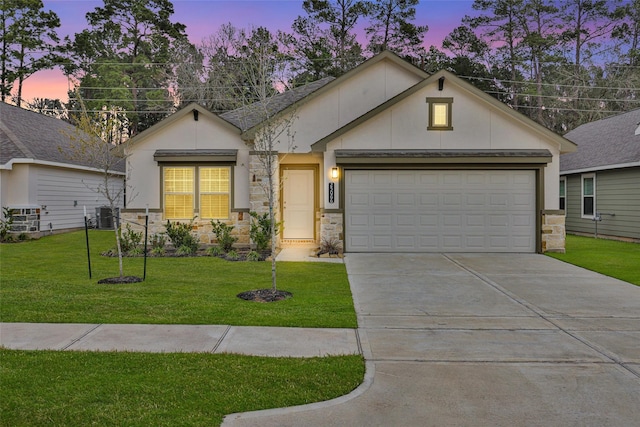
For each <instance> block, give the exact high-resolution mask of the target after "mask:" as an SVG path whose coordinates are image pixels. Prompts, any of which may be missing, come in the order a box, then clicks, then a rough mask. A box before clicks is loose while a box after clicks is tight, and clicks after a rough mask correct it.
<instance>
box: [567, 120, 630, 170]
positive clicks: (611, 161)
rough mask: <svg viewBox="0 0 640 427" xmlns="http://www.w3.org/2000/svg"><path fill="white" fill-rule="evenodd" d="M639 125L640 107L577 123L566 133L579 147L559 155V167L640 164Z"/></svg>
mask: <svg viewBox="0 0 640 427" xmlns="http://www.w3.org/2000/svg"><path fill="white" fill-rule="evenodd" d="M638 125H640V108H639V109H636V110H633V111H629V112H627V113H622V114H618V115H616V116H613V117H609V118H606V119H602V120H596V121H594V122H590V123H586V124H583V125H581V126H578V127H577V128H575V129H574V130H572V131H570V132H568V133H567V134H566V135H565V138H567V139H569V140H571V141H573V142H574V143H576V144H577V145H578V151H577V152H575V153H571V154H566V155H563V156H562V157H560V170H561V171H574V170H589V169H597V168H603V167H612V166H613V167H615V166H622V165H633V164H637V165H640V134H639V133H638V132H637V129H638Z"/></svg>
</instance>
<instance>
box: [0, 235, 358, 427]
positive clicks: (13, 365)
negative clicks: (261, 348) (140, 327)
mask: <svg viewBox="0 0 640 427" xmlns="http://www.w3.org/2000/svg"><path fill="white" fill-rule="evenodd" d="M112 241H113V234H112V233H111V232H104V231H91V234H90V243H91V252H92V270H93V279H89V278H88V273H87V263H86V261H87V259H86V247H85V240H84V233H83V232H78V233H70V234H62V235H55V236H49V237H45V238H42V239H40V240H38V241H31V242H25V243H20V244H2V245H0V272H1V278H0V280H1V283H0V304H1V306H0V316H1V320H2V321H3V322H52V323H56V322H69V323H158V324H230V325H265V326H266V325H268V326H299V327H356V316H355V311H354V308H353V302H352V299H351V292H350V290H349V284H348V281H347V275H346V270H345V268H344V265H340V264H327V263H278V284H279V288H280V289H283V290H287V291H290V292H292V293H293V294H294V297H293V298H292V299H290V300H285V301H280V302H277V303H269V304H261V303H254V302H249V301H244V300H241V299H239V298H237V297H236V294H238V293H240V292H242V291H246V290H251V289H256V288H268V287H270V263H264V262H263V263H255V262H254V263H251V262H241V263H238V262H227V261H223V260H220V259H217V258H209V257H201V258H150V259H149V260H148V265H147V280H146V281H145V282H143V283H138V284H132V285H98V284H97V281H98V280H99V279H101V278H105V277H113V276H116V275H117V271H118V270H117V259H116V258H106V257H101V256H100V255H99V254H100V252H103V251H105V250H107V249H110V248H111V246H113V243H112ZM142 263H143V260H142V259H141V258H136V259H131V258H128V259H125V274H126V275H138V276H142V272H143V264H142ZM0 361H1V363H0V384H1V385H2V386H1V387H0V425H3V426H5V425H6V426H40V425H127V426H148V425H154V426H180V425H188V426H211V425H218V424H219V423H220V422H221V421H222V418H223V416H224V415H225V414H229V413H233V412H243V411H251V410H259V409H266V408H274V407H283V406H290V405H299V404H305V403H311V402H317V401H322V400H327V399H331V398H334V397H337V396H341V395H344V394H346V393H349V392H350V391H351V390H353V389H354V388H355V387H357V386H358V385H359V384H360V383H361V381H362V378H363V376H364V360H363V358H362V357H361V356H340V357H324V358H311V359H294V358H264V357H251V356H240V355H230V354H215V355H214V354H188V353H173V354H151V353H128V352H121V353H113V352H104V353H99V352H73V351H67V352H58V351H19V350H7V349H2V348H0Z"/></svg>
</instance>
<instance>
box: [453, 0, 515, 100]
mask: <svg viewBox="0 0 640 427" xmlns="http://www.w3.org/2000/svg"><path fill="white" fill-rule="evenodd" d="M523 2H524V0H475V1H474V2H473V8H474V9H475V10H479V11H484V12H487V13H486V14H484V15H480V16H477V17H469V16H465V17H464V19H463V22H465V23H468V24H469V25H470V27H471V28H472V29H481V30H482V31H483V32H482V34H481V36H482V37H484V38H485V41H486V42H487V45H497V46H498V47H497V48H496V54H495V55H494V56H495V59H496V61H494V62H499V63H504V64H506V66H507V68H508V76H509V78H508V80H509V83H508V84H507V85H505V86H506V87H507V90H508V91H509V93H510V99H509V102H510V104H511V105H512V106H513V107H514V108H515V109H518V106H519V104H520V99H519V98H520V97H519V96H518V93H519V92H520V89H521V85H520V84H519V83H518V81H520V80H522V75H521V73H520V69H519V67H520V64H521V63H522V60H523V51H522V48H521V46H520V41H521V40H522V38H523V37H524V34H523V32H522V29H521V27H520V25H519V23H518V16H519V15H521V14H522V13H523V7H524V4H523Z"/></svg>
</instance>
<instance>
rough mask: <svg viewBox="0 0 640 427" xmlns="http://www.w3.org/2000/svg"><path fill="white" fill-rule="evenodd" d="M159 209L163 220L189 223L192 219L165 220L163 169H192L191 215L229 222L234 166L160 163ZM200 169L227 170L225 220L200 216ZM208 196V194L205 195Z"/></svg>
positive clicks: (206, 163)
mask: <svg viewBox="0 0 640 427" xmlns="http://www.w3.org/2000/svg"><path fill="white" fill-rule="evenodd" d="M159 166H160V208H161V210H162V218H163V220H169V221H181V220H186V221H190V220H191V219H193V218H171V219H169V218H167V216H166V206H165V169H166V168H186V167H189V168H193V170H194V174H193V194H192V195H193V215H194V216H197V217H198V218H199V219H203V220H210V219H219V220H229V219H231V212H233V200H234V197H233V189H234V166H235V164H233V163H227V162H224V163H219V162H216V163H208V162H205V163H182V162H179V163H174V162H167V163H160V164H159ZM200 168H228V169H229V192H228V194H229V210H228V211H227V215H228V216H227V217H226V218H202V217H201V216H200V197H201V193H200ZM207 194H209V193H207Z"/></svg>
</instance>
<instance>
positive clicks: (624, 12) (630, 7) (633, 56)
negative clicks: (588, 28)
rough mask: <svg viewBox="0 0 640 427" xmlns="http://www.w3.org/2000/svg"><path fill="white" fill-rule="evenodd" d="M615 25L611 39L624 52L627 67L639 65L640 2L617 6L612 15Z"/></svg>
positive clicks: (633, 1) (636, 0) (635, 0)
mask: <svg viewBox="0 0 640 427" xmlns="http://www.w3.org/2000/svg"><path fill="white" fill-rule="evenodd" d="M613 19H615V20H616V24H615V26H614V28H613V31H612V37H613V38H614V39H616V40H618V41H619V42H620V44H621V46H622V47H626V52H624V49H623V53H622V56H624V57H625V58H626V61H623V62H626V63H627V64H628V65H629V66H631V67H633V66H638V65H640V0H632V1H631V2H630V3H628V4H626V5H623V6H619V7H617V8H616V10H615V11H614V14H613Z"/></svg>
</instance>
